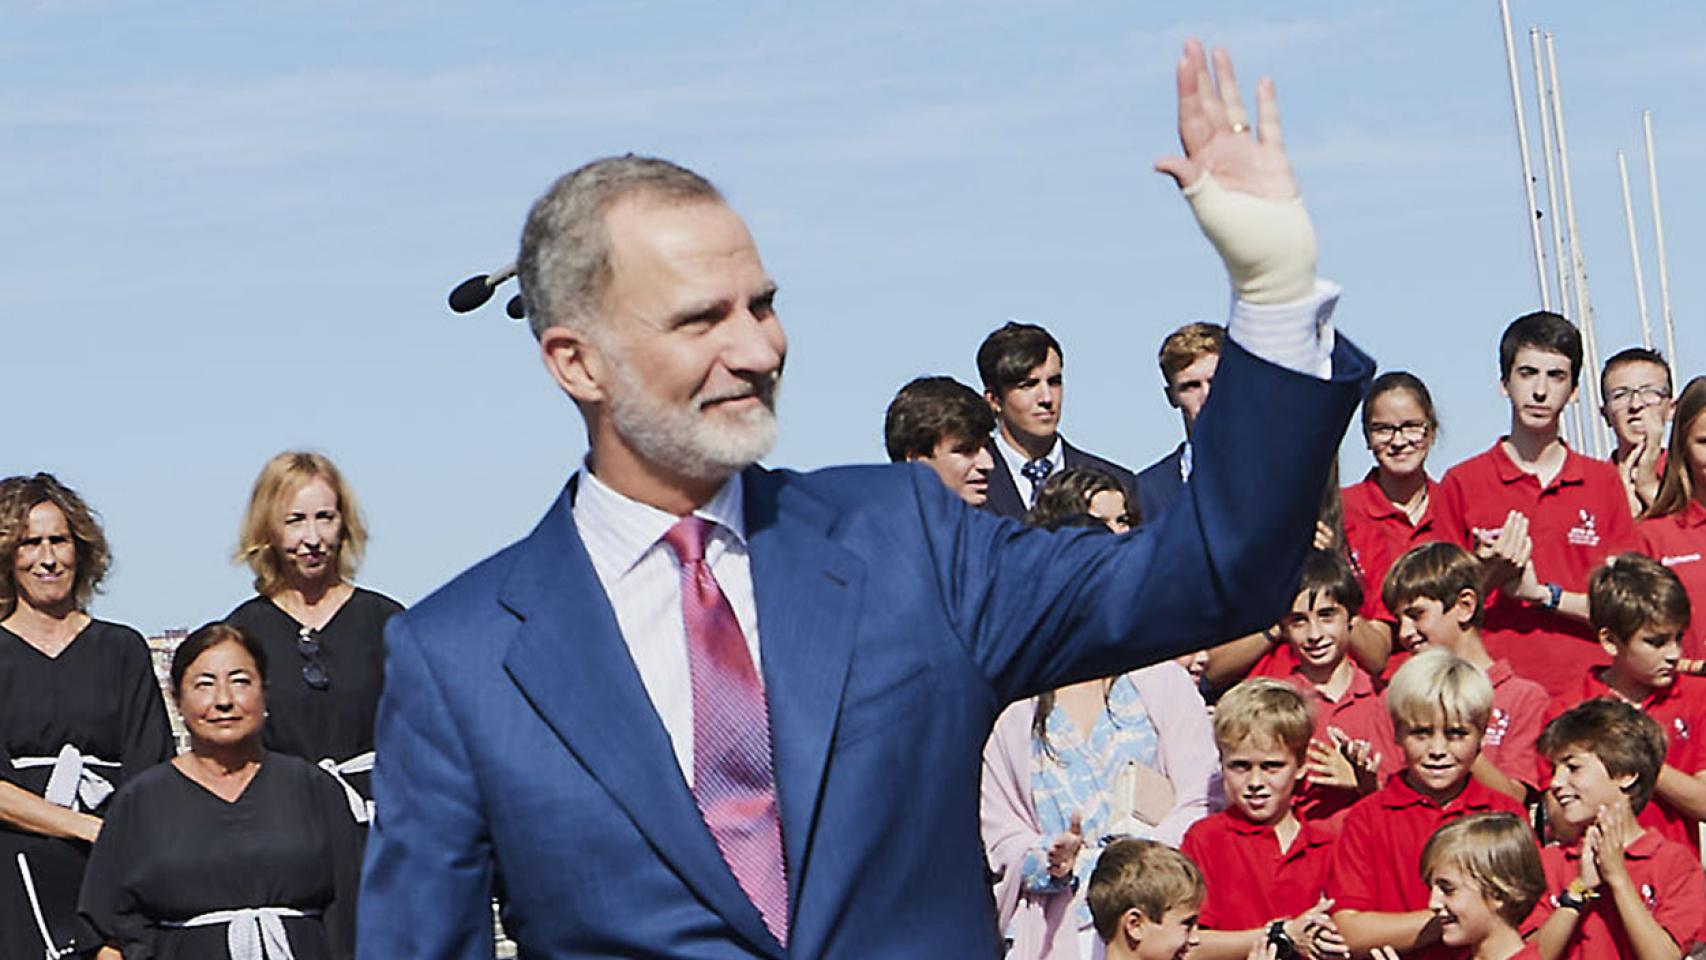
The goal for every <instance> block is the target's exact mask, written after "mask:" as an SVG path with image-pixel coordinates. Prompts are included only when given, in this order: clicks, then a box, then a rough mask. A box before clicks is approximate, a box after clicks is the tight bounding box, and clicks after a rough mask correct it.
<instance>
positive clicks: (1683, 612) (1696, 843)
mask: <svg viewBox="0 0 1706 960" xmlns="http://www.w3.org/2000/svg"><path fill="white" fill-rule="evenodd" d="M1588 597H1589V601H1590V605H1591V608H1592V615H1593V623H1594V627H1595V629H1597V630H1598V631H1599V636H1600V642H1601V643H1602V644H1604V646H1605V648H1606V650H1607V651H1609V652H1610V653H1611V658H1612V659H1611V664H1610V665H1609V666H1606V667H1602V668H1600V669H1599V670H1594V671H1590V672H1588V673H1587V674H1586V675H1585V676H1583V677H1582V679H1581V680H1580V682H1579V683H1578V684H1577V688H1576V690H1575V691H1574V692H1572V693H1571V694H1570V695H1569V696H1566V697H1559V698H1557V699H1555V700H1554V701H1553V703H1552V707H1551V710H1550V712H1549V716H1557V715H1558V714H1561V713H1563V712H1564V711H1566V710H1568V709H1569V708H1570V707H1573V706H1575V705H1576V704H1578V703H1581V702H1583V701H1585V700H1590V699H1592V698H1594V697H1609V698H1611V699H1614V700H1620V701H1622V702H1624V703H1628V704H1631V705H1633V706H1634V707H1635V708H1637V709H1639V710H1641V711H1643V712H1645V713H1646V714H1647V715H1648V716H1650V717H1652V718H1653V719H1654V720H1655V721H1657V723H1658V725H1659V729H1660V730H1661V731H1662V732H1663V734H1664V737H1665V744H1666V748H1665V754H1664V766H1663V768H1662V769H1661V770H1660V771H1659V776H1658V786H1657V788H1656V790H1655V792H1654V802H1653V803H1650V804H1648V805H1647V806H1646V807H1645V808H1644V809H1643V810H1642V811H1641V813H1640V822H1641V825H1642V826H1644V827H1650V828H1652V829H1653V830H1655V831H1657V832H1658V833H1659V834H1660V835H1661V836H1664V837H1665V838H1666V839H1669V840H1673V841H1675V842H1677V843H1680V844H1683V845H1684V846H1686V847H1689V848H1690V849H1692V850H1699V849H1700V829H1699V828H1700V821H1701V820H1702V819H1706V679H1702V678H1700V677H1693V676H1687V675H1684V674H1683V673H1681V672H1680V671H1679V670H1678V669H1677V662H1678V659H1679V658H1680V656H1681V652H1682V632H1683V630H1684V629H1685V628H1686V627H1687V624H1688V622H1689V616H1690V612H1691V611H1690V604H1689V599H1688V592H1687V591H1686V590H1684V589H1683V587H1682V583H1681V582H1680V581H1678V580H1677V578H1676V575H1675V574H1673V573H1671V572H1670V571H1669V570H1667V569H1665V568H1664V567H1663V566H1661V565H1660V564H1659V563H1658V561H1656V560H1653V559H1651V558H1648V557H1643V556H1641V555H1640V554H1636V553H1625V554H1621V555H1619V556H1616V557H1613V558H1611V561H1610V562H1609V563H1607V564H1606V565H1605V566H1603V567H1601V568H1600V569H1598V570H1596V571H1594V574H1593V579H1592V581H1591V582H1590V584H1589V587H1588Z"/></svg>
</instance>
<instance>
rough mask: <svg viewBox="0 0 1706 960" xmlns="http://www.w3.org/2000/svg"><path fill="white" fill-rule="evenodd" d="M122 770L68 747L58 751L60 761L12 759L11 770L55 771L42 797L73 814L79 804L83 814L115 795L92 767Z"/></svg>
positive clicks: (47, 758) (107, 783) (39, 758)
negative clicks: (47, 768) (49, 768)
mask: <svg viewBox="0 0 1706 960" xmlns="http://www.w3.org/2000/svg"><path fill="white" fill-rule="evenodd" d="M120 766H121V765H120V764H119V763H117V762H115V761H112V760H102V759H101V758H100V757H96V756H91V755H89V754H86V753H84V752H82V751H81V750H78V749H77V748H76V747H74V746H72V745H71V744H69V743H68V744H66V745H65V746H63V747H60V748H59V756H57V757H13V758H12V767H13V769H15V770H28V769H30V768H32V767H52V768H53V773H52V774H51V775H49V776H48V778H47V789H46V790H44V791H42V796H43V797H45V798H46V799H47V802H48V803H55V804H58V805H59V806H62V807H66V808H67V809H71V810H75V809H77V804H78V802H79V801H81V803H82V805H83V809H84V810H93V809H95V808H96V807H99V806H100V805H101V804H102V803H104V802H106V799H107V798H108V797H110V796H112V795H113V785H112V783H111V782H109V781H108V780H107V778H106V777H103V776H101V775H100V774H98V773H96V772H95V771H93V770H91V769H89V768H90V767H107V768H109V769H112V770H117V769H118V768H119V767H120Z"/></svg>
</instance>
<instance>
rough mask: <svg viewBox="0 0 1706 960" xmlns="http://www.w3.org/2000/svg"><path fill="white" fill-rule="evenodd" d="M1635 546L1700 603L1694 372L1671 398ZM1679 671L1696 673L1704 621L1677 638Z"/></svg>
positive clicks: (1702, 448) (1704, 589) (1699, 382)
mask: <svg viewBox="0 0 1706 960" xmlns="http://www.w3.org/2000/svg"><path fill="white" fill-rule="evenodd" d="M1635 539H1636V541H1637V543H1638V544H1639V548H1640V551H1641V552H1642V553H1644V554H1646V555H1647V556H1649V557H1652V558H1653V559H1654V560H1657V561H1658V562H1660V563H1662V564H1664V565H1665V567H1667V568H1668V569H1669V570H1670V572H1671V573H1674V574H1676V576H1677V579H1679V580H1681V581H1682V585H1683V586H1684V587H1686V588H1687V589H1688V595H1689V597H1691V598H1692V597H1700V598H1702V606H1703V608H1706V378H1703V377H1695V378H1694V379H1693V380H1690V381H1689V382H1688V386H1686V387H1684V388H1683V390H1682V396H1681V397H1679V398H1677V401H1676V426H1675V427H1674V428H1673V429H1672V430H1671V438H1670V457H1669V458H1668V459H1667V460H1666V462H1665V467H1664V478H1663V480H1661V481H1660V482H1659V493H1658V496H1657V497H1656V498H1655V499H1654V500H1653V505H1652V506H1651V507H1649V508H1647V512H1646V513H1645V514H1644V515H1643V517H1642V519H1641V520H1640V521H1639V522H1637V523H1636V524H1635ZM1682 655H1683V657H1684V658H1685V659H1686V660H1688V661H1692V662H1691V663H1687V664H1684V667H1685V672H1690V673H1699V672H1701V668H1702V664H1701V658H1702V657H1706V624H1695V623H1690V624H1689V628H1688V632H1687V633H1685V634H1684V635H1683V638H1682Z"/></svg>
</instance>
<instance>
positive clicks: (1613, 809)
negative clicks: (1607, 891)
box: [1583, 799, 1641, 887]
mask: <svg viewBox="0 0 1706 960" xmlns="http://www.w3.org/2000/svg"><path fill="white" fill-rule="evenodd" d="M1640 832H1641V828H1640V827H1638V826H1636V825H1635V815H1634V814H1633V813H1631V812H1630V810H1629V803H1628V801H1627V800H1621V799H1620V800H1619V801H1618V802H1617V803H1613V804H1609V805H1607V806H1603V807H1600V808H1599V817H1598V818H1597V819H1596V820H1595V821H1594V825H1593V827H1591V828H1589V830H1588V838H1589V840H1591V841H1592V842H1593V852H1594V860H1595V862H1596V863H1597V864H1598V866H1599V875H1600V877H1601V878H1602V879H1603V880H1604V881H1605V882H1606V883H1608V884H1611V885H1612V886H1614V887H1615V886H1617V885H1618V884H1623V883H1628V882H1629V865H1628V864H1627V863H1626V862H1625V861H1624V859H1623V849H1624V848H1625V847H1627V846H1628V845H1629V841H1631V840H1633V839H1635V837H1636V836H1637V835H1639V834H1640ZM1583 882H1584V883H1585V882H1586V881H1585V880H1584V881H1583Z"/></svg>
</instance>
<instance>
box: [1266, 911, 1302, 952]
mask: <svg viewBox="0 0 1706 960" xmlns="http://www.w3.org/2000/svg"><path fill="white" fill-rule="evenodd" d="M1268 946H1270V947H1273V948H1274V955H1275V956H1276V957H1278V958H1279V960H1295V958H1296V957H1297V944H1296V943H1294V942H1292V939H1291V934H1289V933H1286V932H1285V921H1284V920H1275V921H1274V922H1273V923H1270V924H1268Z"/></svg>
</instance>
